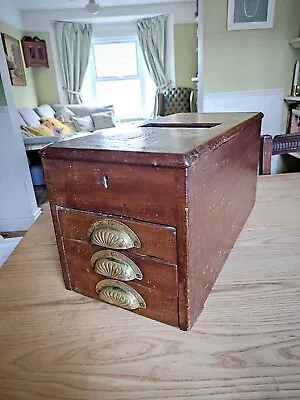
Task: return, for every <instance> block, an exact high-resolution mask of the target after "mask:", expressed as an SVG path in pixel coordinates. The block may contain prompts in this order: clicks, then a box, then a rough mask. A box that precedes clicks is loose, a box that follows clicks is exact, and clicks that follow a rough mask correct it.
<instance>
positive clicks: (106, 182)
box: [102, 176, 108, 189]
mask: <svg viewBox="0 0 300 400" xmlns="http://www.w3.org/2000/svg"><path fill="white" fill-rule="evenodd" d="M102 184H103V186H104V187H105V189H108V177H107V176H104V177H103V179H102Z"/></svg>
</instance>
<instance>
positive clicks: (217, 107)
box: [204, 89, 284, 136]
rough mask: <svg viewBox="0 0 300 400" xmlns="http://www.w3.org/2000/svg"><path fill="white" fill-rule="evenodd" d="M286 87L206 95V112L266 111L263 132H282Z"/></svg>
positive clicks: (273, 133)
mask: <svg viewBox="0 0 300 400" xmlns="http://www.w3.org/2000/svg"><path fill="white" fill-rule="evenodd" d="M283 103H284V89H265V90H247V91H239V92H238V91H237V92H221V93H208V94H206V95H204V112H208V113H209V112H212V113H213V112H253V111H261V112H263V113H264V115H265V116H264V119H263V124H262V134H270V135H272V136H274V135H279V134H281V133H282V132H281V124H282V111H283Z"/></svg>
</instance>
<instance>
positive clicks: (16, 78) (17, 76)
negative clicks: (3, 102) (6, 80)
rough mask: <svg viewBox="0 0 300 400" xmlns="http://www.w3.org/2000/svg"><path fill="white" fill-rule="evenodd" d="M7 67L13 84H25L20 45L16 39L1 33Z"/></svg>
mask: <svg viewBox="0 0 300 400" xmlns="http://www.w3.org/2000/svg"><path fill="white" fill-rule="evenodd" d="M1 38H2V42H3V48H4V52H5V55H6V61H7V68H8V71H9V75H10V80H11V84H12V85H13V86H26V84H27V83H26V75H25V68H24V62H23V57H22V50H21V45H20V42H19V40H18V39H15V38H13V37H12V36H9V35H6V34H5V33H1Z"/></svg>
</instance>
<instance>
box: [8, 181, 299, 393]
mask: <svg viewBox="0 0 300 400" xmlns="http://www.w3.org/2000/svg"><path fill="white" fill-rule="evenodd" d="M299 205H300V174H290V175H281V176H278V175H277V176H266V177H260V178H259V184H258V194H257V203H256V206H255V208H254V210H253V212H252V214H251V216H250V218H249V220H248V222H247V225H246V227H245V228H244V230H243V231H242V233H241V235H240V237H239V239H238V241H237V243H236V245H235V247H234V249H233V251H232V253H231V255H230V256H229V258H228V260H227V262H226V264H225V266H224V268H223V270H222V272H221V274H220V276H219V278H218V280H217V282H216V284H215V287H214V289H213V291H212V293H211V295H210V296H209V298H208V300H207V302H206V305H205V308H204V311H203V312H202V314H201V315H200V317H199V318H198V321H197V323H196V324H195V326H194V327H193V329H192V330H191V331H189V332H182V331H180V330H179V329H176V328H172V327H169V326H167V325H163V324H161V323H158V322H155V321H152V320H150V319H146V318H143V317H140V316H138V315H135V314H132V313H130V312H127V311H124V310H122V309H118V308H116V307H113V306H109V305H106V304H103V303H100V302H97V301H95V300H92V299H88V298H85V297H83V296H80V295H79V294H77V293H74V292H69V291H67V290H65V288H64V285H63V280H62V276H61V271H60V266H59V262H58V253H57V250H56V245H55V242H54V234H53V229H52V225H51V220H50V215H49V209H48V207H46V208H45V212H44V213H43V215H42V216H41V217H40V218H39V220H38V221H37V222H36V223H35V224H34V226H33V227H32V229H31V230H30V231H29V232H28V233H27V235H26V236H25V238H24V240H23V241H22V242H21V244H20V245H19V246H18V248H17V249H16V251H15V252H14V254H13V255H12V256H11V257H10V259H9V260H8V262H7V263H6V264H5V265H4V267H3V268H2V269H1V270H0V321H1V323H0V399H1V400H36V399H47V400H61V399H68V400H75V399H76V400H95V399H97V400H106V399H109V400H122V399H128V400H129V399H130V400H133V399H135V400H146V399H147V400H151V399H161V400H165V399H211V400H213V399H215V400H257V399H260V400H263V399H264V400H265V399H281V400H282V399H290V400H291V399H300V291H299V288H300V245H299V243H300V212H299Z"/></svg>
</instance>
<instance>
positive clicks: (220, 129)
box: [41, 113, 263, 330]
mask: <svg viewBox="0 0 300 400" xmlns="http://www.w3.org/2000/svg"><path fill="white" fill-rule="evenodd" d="M262 116H263V115H262V114H260V113H259V114H257V113H256V114H255V113H252V114H250V113H237V114H178V115H175V116H171V117H165V118H161V119H158V120H155V121H152V122H150V123H149V124H147V126H145V127H141V128H134V127H132V128H131V127H130V128H113V129H110V130H103V131H102V132H100V133H98V134H93V135H91V136H88V137H84V138H78V139H74V140H70V141H67V142H63V143H58V144H53V145H51V146H48V147H46V148H44V149H43V150H42V151H41V156H42V161H43V166H44V170H45V178H46V183H47V188H48V193H49V200H50V205H51V211H52V217H53V222H54V227H55V233H56V239H57V244H58V250H59V254H60V260H61V265H62V272H63V277H64V281H65V285H66V287H67V288H68V289H70V290H74V291H76V292H79V293H81V294H83V295H85V296H88V297H92V298H94V299H96V300H101V301H104V302H107V303H110V304H114V305H117V306H120V307H123V308H125V309H128V310H132V311H133V312H135V313H137V314H140V315H143V316H146V317H149V318H152V319H155V320H158V321H161V322H164V323H166V324H169V325H172V326H176V327H179V328H180V329H182V330H187V329H189V328H191V327H192V325H193V324H194V322H195V320H196V318H197V316H198V315H199V313H200V312H201V310H202V309H203V305H204V302H205V300H206V298H207V296H208V295H209V293H210V291H211V289H212V287H213V284H214V282H215V280H216V278H217V276H218V274H219V272H220V270H221V268H222V266H223V264H224V262H225V260H226V258H227V256H228V254H229V252H230V250H231V249H232V247H233V245H234V243H235V241H236V239H237V236H238V235H239V232H240V230H241V229H242V227H243V225H244V223H245V221H246V219H247V217H248V215H249V213H250V211H251V209H252V207H253V204H254V201H255V192H256V182H257V165H258V152H259V136H260V130H261V119H262ZM241 268H242V266H241ZM99 312H100V311H99Z"/></svg>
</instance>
